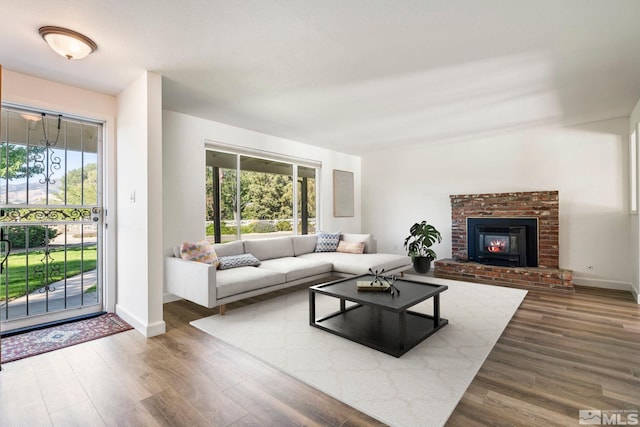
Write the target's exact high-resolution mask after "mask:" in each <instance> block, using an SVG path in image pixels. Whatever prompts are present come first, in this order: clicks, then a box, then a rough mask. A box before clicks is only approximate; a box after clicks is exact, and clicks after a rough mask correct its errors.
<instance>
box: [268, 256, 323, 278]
mask: <svg viewBox="0 0 640 427" xmlns="http://www.w3.org/2000/svg"><path fill="white" fill-rule="evenodd" d="M263 268H264V269H267V270H272V271H277V272H280V273H284V274H285V275H286V277H287V282H291V281H293V280H298V279H303V278H305V277H310V276H315V275H316V274H323V273H328V272H330V271H331V269H332V268H333V265H332V264H331V263H330V262H324V261H318V260H312V259H302V258H299V257H285V258H274V259H269V260H266V261H262V264H260V269H263Z"/></svg>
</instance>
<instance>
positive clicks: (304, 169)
mask: <svg viewBox="0 0 640 427" xmlns="http://www.w3.org/2000/svg"><path fill="white" fill-rule="evenodd" d="M206 159H207V165H206V167H207V174H206V177H207V178H206V179H207V182H206V189H207V192H206V193H207V203H206V209H207V215H206V218H207V224H206V230H207V238H208V239H209V240H211V241H213V242H228V241H232V240H236V239H238V238H242V239H260V238H265V237H274V236H281V235H291V234H296V230H297V234H308V233H314V232H315V228H316V227H315V223H316V197H317V192H316V185H315V183H316V172H317V169H316V168H315V167H310V166H306V165H305V166H302V165H298V164H296V163H295V162H286V161H282V160H272V159H267V158H261V157H256V156H249V155H244V154H237V153H229V152H223V151H218V150H207V155H206Z"/></svg>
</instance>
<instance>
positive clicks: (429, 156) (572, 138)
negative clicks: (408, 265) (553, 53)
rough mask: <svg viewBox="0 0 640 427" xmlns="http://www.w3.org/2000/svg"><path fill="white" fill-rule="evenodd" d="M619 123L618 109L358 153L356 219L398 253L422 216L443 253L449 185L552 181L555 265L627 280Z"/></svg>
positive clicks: (485, 187) (466, 190)
mask: <svg viewBox="0 0 640 427" xmlns="http://www.w3.org/2000/svg"><path fill="white" fill-rule="evenodd" d="M627 130H628V118H621V119H615V120H606V121H600V122H594V123H587V124H583V125H579V126H571V127H557V128H547V129H536V130H527V131H521V132H517V133H512V134H506V135H501V136H494V137H487V138H475V139H474V138H473V137H470V138H469V139H468V140H467V141H465V142H459V143H453V144H441V145H432V146H428V147H424V148H421V149H415V150H407V151H386V152H379V153H374V154H370V155H365V156H363V160H362V162H363V173H362V175H363V178H362V182H363V189H362V193H363V194H362V199H363V220H362V222H363V227H364V228H365V229H367V230H370V231H372V232H373V233H375V234H376V236H377V237H378V250H380V251H391V252H396V253H404V249H403V247H402V243H403V241H404V238H405V237H406V236H407V235H408V230H409V227H410V226H411V225H412V224H413V223H414V222H418V221H421V220H423V219H426V220H427V221H429V222H430V223H432V224H434V225H435V226H436V228H438V229H439V230H440V231H441V232H442V234H443V237H444V240H443V242H442V244H440V245H436V247H435V250H436V252H437V254H438V257H439V258H447V257H450V256H451V206H450V201H449V195H451V194H473V193H494V192H495V193H499V192H510V191H534V190H558V191H559V197H560V266H561V267H562V268H567V269H571V270H573V271H574V279H575V283H577V284H583V285H589V286H601V287H609V288H616V289H630V288H631V270H632V267H631V265H632V259H631V255H630V254H629V250H628V248H629V247H630V244H631V237H630V235H631V227H630V221H629V214H628V210H629V197H628V147H627V145H628V144H627V142H626V141H627V140H628V137H627ZM381 171H386V173H381ZM636 259H637V257H636Z"/></svg>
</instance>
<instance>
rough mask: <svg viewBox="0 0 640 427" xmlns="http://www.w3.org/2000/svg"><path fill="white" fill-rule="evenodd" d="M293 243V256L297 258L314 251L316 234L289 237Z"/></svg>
mask: <svg viewBox="0 0 640 427" xmlns="http://www.w3.org/2000/svg"><path fill="white" fill-rule="evenodd" d="M291 241H292V242H293V255H294V256H298V255H302V254H308V253H311V252H313V251H315V250H316V242H317V241H318V235H317V234H307V235H305V236H291Z"/></svg>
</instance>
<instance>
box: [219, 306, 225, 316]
mask: <svg viewBox="0 0 640 427" xmlns="http://www.w3.org/2000/svg"><path fill="white" fill-rule="evenodd" d="M218 309H219V310H220V316H224V313H225V312H226V311H227V305H226V304H222V305H220V306H219V307H218Z"/></svg>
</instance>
